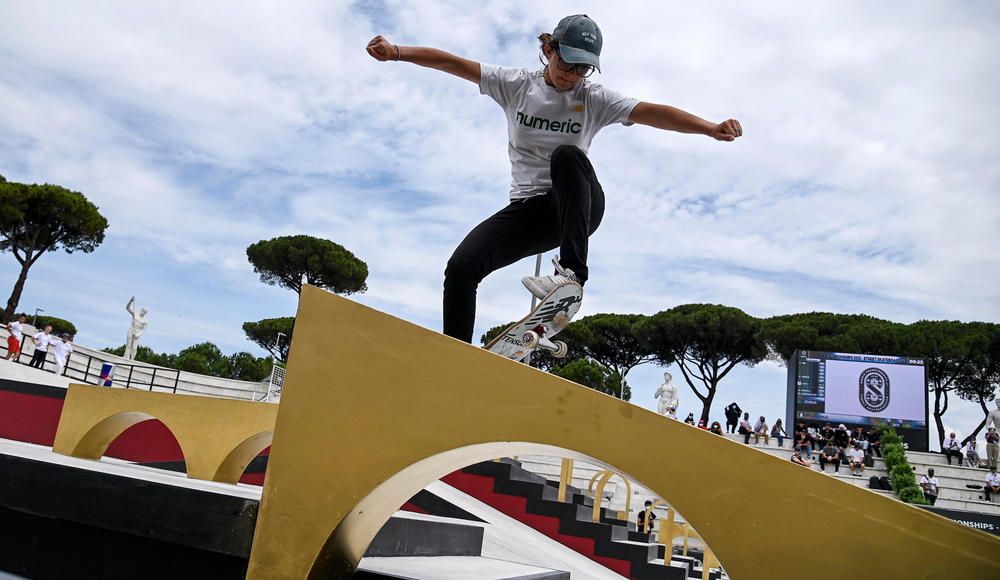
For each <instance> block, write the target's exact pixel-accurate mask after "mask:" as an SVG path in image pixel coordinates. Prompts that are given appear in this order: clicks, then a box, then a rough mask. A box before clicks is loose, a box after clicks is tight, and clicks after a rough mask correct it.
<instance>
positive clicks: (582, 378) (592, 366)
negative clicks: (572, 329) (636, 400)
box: [552, 359, 632, 401]
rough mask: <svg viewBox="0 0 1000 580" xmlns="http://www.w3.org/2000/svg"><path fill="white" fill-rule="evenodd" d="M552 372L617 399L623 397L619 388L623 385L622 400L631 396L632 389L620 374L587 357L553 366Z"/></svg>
mask: <svg viewBox="0 0 1000 580" xmlns="http://www.w3.org/2000/svg"><path fill="white" fill-rule="evenodd" d="M552 374H554V375H556V376H559V377H562V378H564V379H567V380H570V381H573V382H574V383H577V384H580V385H583V386H585V387H590V388H591V389H594V390H595V391H600V392H602V393H606V394H608V395H611V396H613V397H617V398H619V399H621V398H623V397H622V391H621V388H622V386H624V387H625V394H624V400H626V401H628V400H630V399H631V398H632V390H631V389H630V388H629V386H628V382H627V381H623V380H622V379H621V375H619V374H618V373H617V372H615V371H613V370H611V369H609V368H607V367H605V366H602V365H600V364H598V363H597V362H594V361H592V360H589V359H581V360H575V361H572V362H569V363H567V364H565V365H561V366H560V365H557V366H554V367H552Z"/></svg>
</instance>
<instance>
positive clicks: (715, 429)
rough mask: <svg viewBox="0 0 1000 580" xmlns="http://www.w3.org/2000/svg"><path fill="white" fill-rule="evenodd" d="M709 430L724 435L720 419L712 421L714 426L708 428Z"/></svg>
mask: <svg viewBox="0 0 1000 580" xmlns="http://www.w3.org/2000/svg"><path fill="white" fill-rule="evenodd" d="M708 431H709V432H710V433H715V434H716V435H722V425H720V424H719V422H718V421H712V426H711V427H709V428H708Z"/></svg>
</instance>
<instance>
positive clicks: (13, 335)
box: [5, 316, 25, 361]
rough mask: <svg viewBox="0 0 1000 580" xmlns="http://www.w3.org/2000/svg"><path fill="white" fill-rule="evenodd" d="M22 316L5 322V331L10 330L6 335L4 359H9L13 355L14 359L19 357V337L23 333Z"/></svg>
mask: <svg viewBox="0 0 1000 580" xmlns="http://www.w3.org/2000/svg"><path fill="white" fill-rule="evenodd" d="M24 320H25V318H24V316H18V317H17V320H15V321H14V322H8V323H7V331H8V332H10V336H8V337H7V358H6V359H5V360H10V359H12V358H14V357H17V358H14V360H15V361H17V360H19V359H20V358H21V338H22V337H23V336H24V335H23V328H24V327H23V326H22V325H23V324H24Z"/></svg>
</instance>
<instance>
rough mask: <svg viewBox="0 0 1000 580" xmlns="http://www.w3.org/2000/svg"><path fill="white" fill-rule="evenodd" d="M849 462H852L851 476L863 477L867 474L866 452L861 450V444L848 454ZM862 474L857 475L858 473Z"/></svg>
mask: <svg viewBox="0 0 1000 580" xmlns="http://www.w3.org/2000/svg"><path fill="white" fill-rule="evenodd" d="M847 457H848V460H849V461H850V462H851V475H856V476H861V475H864V473H865V451H864V450H863V449H861V443H855V444H854V447H851V450H850V451H848V452H847ZM855 470H857V471H860V472H861V473H857V471H855Z"/></svg>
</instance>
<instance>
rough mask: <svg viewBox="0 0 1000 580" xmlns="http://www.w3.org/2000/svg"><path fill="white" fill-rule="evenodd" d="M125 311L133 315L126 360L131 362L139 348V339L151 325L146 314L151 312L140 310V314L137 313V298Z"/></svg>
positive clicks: (126, 344) (130, 301) (126, 346)
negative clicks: (148, 325) (147, 326)
mask: <svg viewBox="0 0 1000 580" xmlns="http://www.w3.org/2000/svg"><path fill="white" fill-rule="evenodd" d="M125 310H126V311H127V312H128V313H129V314H131V315H132V325H131V326H129V328H128V336H126V337H125V355H124V356H125V358H127V359H129V360H134V359H135V351H136V349H137V348H138V347H139V337H140V336H142V333H144V332H146V325H147V324H149V323H148V322H147V321H146V313H147V312H149V311H148V310H146V309H145V308H143V309H141V310H139V314H138V315H136V313H135V296H133V297H132V299H131V300H129V301H128V304H127V305H125Z"/></svg>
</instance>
